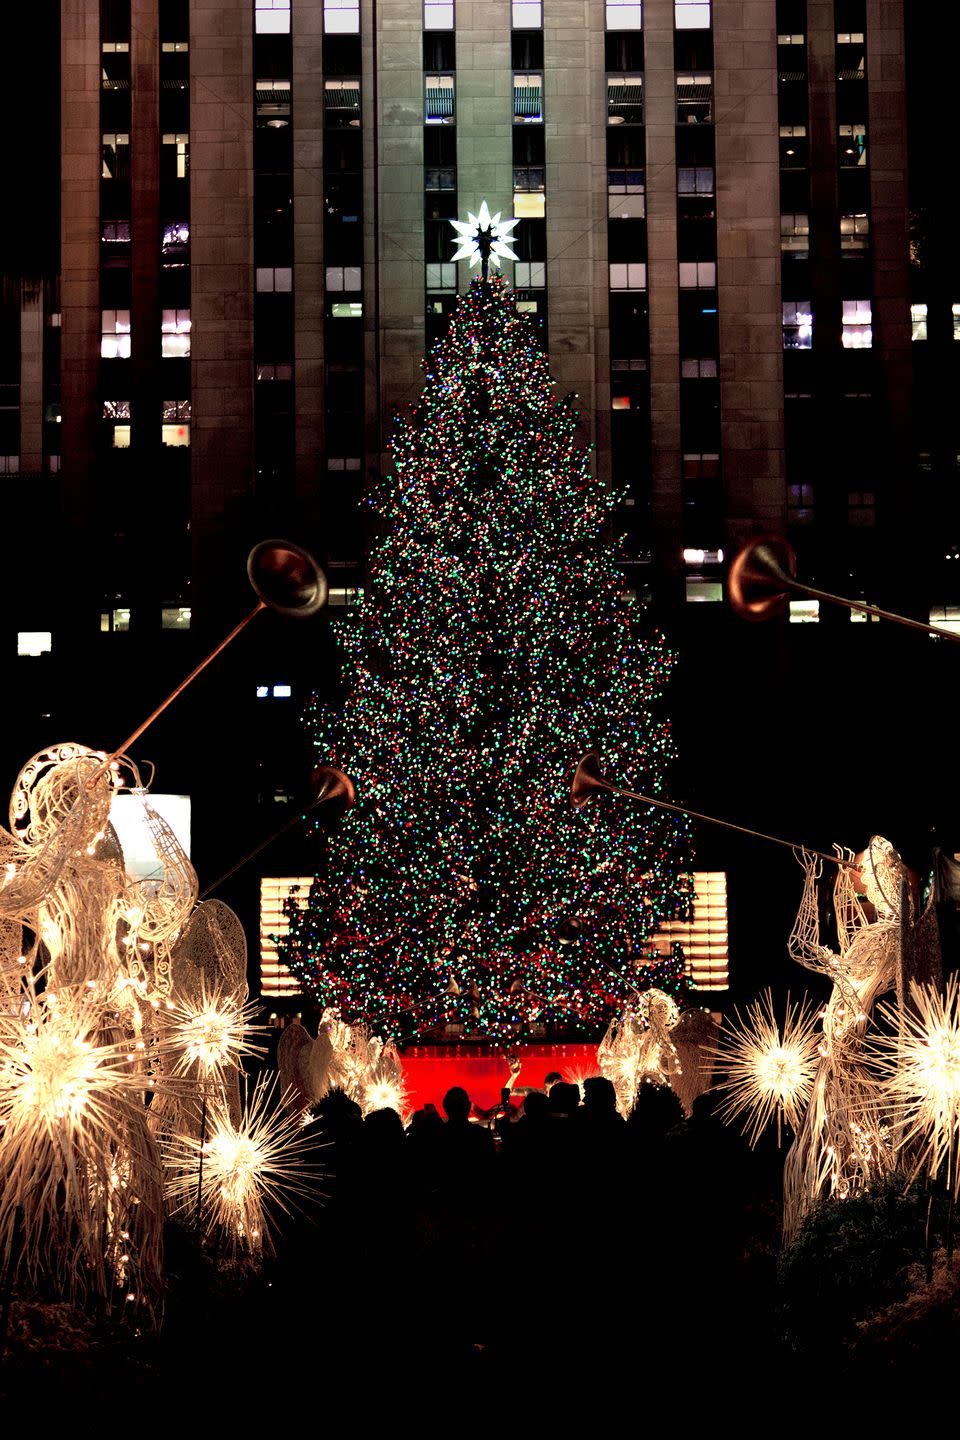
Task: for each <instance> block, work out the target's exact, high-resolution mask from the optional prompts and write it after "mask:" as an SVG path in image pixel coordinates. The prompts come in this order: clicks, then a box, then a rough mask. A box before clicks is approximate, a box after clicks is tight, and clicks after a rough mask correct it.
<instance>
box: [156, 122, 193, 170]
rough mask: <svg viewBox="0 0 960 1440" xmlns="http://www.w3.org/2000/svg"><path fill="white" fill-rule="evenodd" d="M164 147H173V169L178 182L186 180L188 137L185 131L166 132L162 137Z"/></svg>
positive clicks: (188, 155)
mask: <svg viewBox="0 0 960 1440" xmlns="http://www.w3.org/2000/svg"><path fill="white" fill-rule="evenodd" d="M162 140H163V143H164V145H170V146H171V147H175V168H176V172H177V179H178V180H185V179H186V178H187V171H188V170H189V168H190V136H189V135H188V134H187V132H186V131H185V130H167V131H165V132H164V134H163V136H162Z"/></svg>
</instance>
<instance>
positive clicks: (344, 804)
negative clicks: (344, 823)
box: [310, 765, 357, 813]
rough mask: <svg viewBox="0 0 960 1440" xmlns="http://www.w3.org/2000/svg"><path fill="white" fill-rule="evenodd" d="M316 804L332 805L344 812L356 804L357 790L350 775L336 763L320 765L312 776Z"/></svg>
mask: <svg viewBox="0 0 960 1440" xmlns="http://www.w3.org/2000/svg"><path fill="white" fill-rule="evenodd" d="M310 793H311V795H312V796H313V803H314V805H323V806H325V807H326V806H327V805H330V806H331V808H332V809H336V810H337V811H338V812H340V813H342V812H343V811H345V810H349V809H350V808H351V806H353V805H355V804H356V801H357V792H356V789H355V788H354V784H353V781H352V780H351V779H350V776H349V775H345V774H344V773H343V771H342V770H338V769H337V768H336V766H334V765H318V766H317V768H316V769H315V770H314V772H313V774H312V775H311V776H310Z"/></svg>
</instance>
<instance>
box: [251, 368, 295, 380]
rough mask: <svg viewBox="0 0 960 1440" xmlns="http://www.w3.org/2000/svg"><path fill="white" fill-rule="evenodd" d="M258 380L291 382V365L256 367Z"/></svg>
mask: <svg viewBox="0 0 960 1440" xmlns="http://www.w3.org/2000/svg"><path fill="white" fill-rule="evenodd" d="M257 379H258V380H292V379H293V366H292V365H258V366H257Z"/></svg>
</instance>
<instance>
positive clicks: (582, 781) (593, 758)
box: [570, 750, 613, 810]
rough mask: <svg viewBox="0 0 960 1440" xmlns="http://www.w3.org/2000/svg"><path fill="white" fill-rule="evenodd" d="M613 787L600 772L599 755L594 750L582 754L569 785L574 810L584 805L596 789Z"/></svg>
mask: <svg viewBox="0 0 960 1440" xmlns="http://www.w3.org/2000/svg"><path fill="white" fill-rule="evenodd" d="M612 788H613V787H612V786H611V785H610V784H609V782H608V781H606V780H604V778H603V776H602V775H601V774H600V756H599V755H598V754H597V753H596V751H595V750H591V751H590V752H589V754H587V755H584V757H583V759H582V760H581V761H580V764H579V765H578V766H577V768H576V770H575V772H574V776H573V783H572V784H571V786H570V799H571V801H572V802H573V807H574V809H575V810H579V809H580V807H581V805H586V803H587V801H588V800H589V799H590V797H591V795H593V794H595V792H596V791H597V790H611V789H612Z"/></svg>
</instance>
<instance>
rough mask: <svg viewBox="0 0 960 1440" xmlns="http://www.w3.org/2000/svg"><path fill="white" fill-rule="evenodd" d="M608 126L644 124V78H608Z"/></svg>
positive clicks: (631, 76) (622, 76)
mask: <svg viewBox="0 0 960 1440" xmlns="http://www.w3.org/2000/svg"><path fill="white" fill-rule="evenodd" d="M607 124H608V125H642V124H643V76H642V75H608V76H607Z"/></svg>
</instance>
